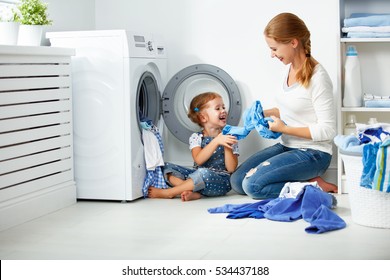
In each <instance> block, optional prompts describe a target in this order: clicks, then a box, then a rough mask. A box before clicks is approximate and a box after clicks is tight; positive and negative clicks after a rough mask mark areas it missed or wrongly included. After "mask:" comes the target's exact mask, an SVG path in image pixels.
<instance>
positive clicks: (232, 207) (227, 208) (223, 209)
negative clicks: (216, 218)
mask: <svg viewBox="0 0 390 280" xmlns="http://www.w3.org/2000/svg"><path fill="white" fill-rule="evenodd" d="M251 204H252V203H243V204H225V205H223V206H219V207H214V208H209V209H207V211H208V212H209V213H211V214H214V213H230V212H233V211H238V210H239V209H240V208H243V207H245V206H248V205H251Z"/></svg>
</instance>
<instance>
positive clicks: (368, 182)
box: [360, 143, 380, 189]
mask: <svg viewBox="0 0 390 280" xmlns="http://www.w3.org/2000/svg"><path fill="white" fill-rule="evenodd" d="M379 145H380V143H372V144H367V145H365V146H364V149H363V158H362V160H363V171H362V176H361V178H360V186H362V187H365V188H369V189H371V186H372V183H373V182H374V175H375V170H376V166H375V164H376V163H375V161H376V155H377V153H378V149H379Z"/></svg>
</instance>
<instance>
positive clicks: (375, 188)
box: [334, 123, 390, 228]
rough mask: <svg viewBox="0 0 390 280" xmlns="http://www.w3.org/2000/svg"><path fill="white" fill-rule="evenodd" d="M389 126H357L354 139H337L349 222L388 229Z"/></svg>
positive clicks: (389, 202)
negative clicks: (350, 217) (346, 193)
mask: <svg viewBox="0 0 390 280" xmlns="http://www.w3.org/2000/svg"><path fill="white" fill-rule="evenodd" d="M389 128H390V125H389V124H385V123H382V124H381V123H380V124H375V125H361V124H360V125H358V126H357V136H354V135H348V136H343V135H338V136H336V137H335V139H334V142H335V144H336V145H337V146H338V148H339V151H340V155H341V158H342V160H343V163H344V169H345V176H346V185H347V188H348V191H349V199H350V204H351V214H352V220H353V221H354V222H356V223H357V224H361V225H365V226H371V227H380V228H390V130H389Z"/></svg>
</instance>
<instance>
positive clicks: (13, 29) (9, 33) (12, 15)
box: [0, 4, 19, 45]
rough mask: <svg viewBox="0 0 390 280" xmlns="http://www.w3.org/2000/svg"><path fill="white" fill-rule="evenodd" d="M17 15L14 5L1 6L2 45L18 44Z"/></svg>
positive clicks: (0, 29) (0, 37)
mask: <svg viewBox="0 0 390 280" xmlns="http://www.w3.org/2000/svg"><path fill="white" fill-rule="evenodd" d="M16 16H17V13H16V10H15V9H14V6H13V5H9V4H4V5H2V6H0V45H16V43H17V41H18V32H19V22H17V21H16Z"/></svg>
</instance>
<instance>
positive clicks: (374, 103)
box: [364, 99, 390, 108]
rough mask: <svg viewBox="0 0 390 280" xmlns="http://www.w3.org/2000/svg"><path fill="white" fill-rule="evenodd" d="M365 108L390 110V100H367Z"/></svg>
mask: <svg viewBox="0 0 390 280" xmlns="http://www.w3.org/2000/svg"><path fill="white" fill-rule="evenodd" d="M364 106H365V107H367V108H390V99H379V100H365V101H364Z"/></svg>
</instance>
